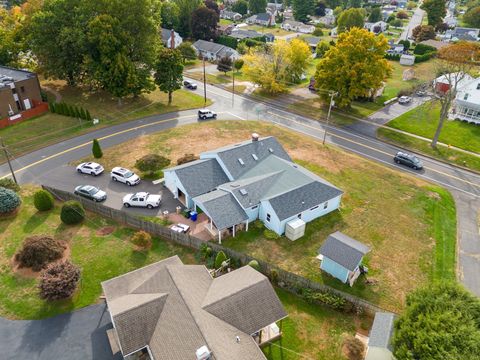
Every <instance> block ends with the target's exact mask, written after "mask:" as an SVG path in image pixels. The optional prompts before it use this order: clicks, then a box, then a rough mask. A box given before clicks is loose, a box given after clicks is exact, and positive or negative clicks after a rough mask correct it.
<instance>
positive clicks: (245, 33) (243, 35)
mask: <svg viewBox="0 0 480 360" xmlns="http://www.w3.org/2000/svg"><path fill="white" fill-rule="evenodd" d="M230 36H231V37H234V38H235V39H252V38H258V37H263V36H264V35H263V34H260V33H259V32H257V31H255V30H234V31H232V33H231V34H230Z"/></svg>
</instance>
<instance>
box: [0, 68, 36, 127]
mask: <svg viewBox="0 0 480 360" xmlns="http://www.w3.org/2000/svg"><path fill="white" fill-rule="evenodd" d="M41 103H42V96H41V93H40V83H39V81H38V77H37V75H36V74H35V73H32V72H30V71H25V70H18V69H13V68H9V67H5V66H0V119H4V118H7V117H8V118H9V119H10V120H16V119H20V118H22V115H21V113H22V112H24V111H26V110H30V109H32V108H35V107H36V106H38V105H40V104H41Z"/></svg>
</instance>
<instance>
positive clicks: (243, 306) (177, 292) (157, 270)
mask: <svg viewBox="0 0 480 360" xmlns="http://www.w3.org/2000/svg"><path fill="white" fill-rule="evenodd" d="M102 288H103V292H104V294H105V298H106V301H107V307H108V311H109V313H110V317H111V320H112V324H113V329H111V330H107V335H108V339H109V342H110V345H111V347H112V352H113V353H114V356H117V355H118V353H121V355H123V357H124V358H125V359H127V358H128V359H149V360H185V359H192V360H194V359H197V360H204V359H211V360H213V359H215V360H237V359H243V360H266V357H265V355H263V352H262V351H261V350H260V347H259V343H260V344H261V343H263V342H265V341H266V340H268V339H266V337H267V334H268V336H269V335H270V334H272V332H274V338H276V337H279V336H281V332H280V329H279V328H278V326H277V325H276V322H277V321H281V320H282V319H283V318H285V317H286V316H287V313H286V312H285V310H284V308H283V306H282V304H281V302H280V300H279V299H278V297H277V295H276V293H275V290H274V289H273V287H272V285H271V284H270V282H269V280H268V278H267V277H265V276H264V275H262V274H261V273H259V272H258V271H256V270H254V269H253V268H252V267H250V266H248V265H247V266H244V267H242V268H240V269H237V270H233V271H232V272H229V273H227V274H225V275H222V276H220V277H217V278H212V276H211V275H210V273H209V271H208V270H207V268H206V267H205V266H203V265H184V264H183V263H182V261H181V260H180V258H179V257H178V256H173V257H170V258H167V259H165V260H162V261H159V262H156V263H153V264H151V265H148V266H145V267H143V268H140V269H137V270H134V271H131V272H129V273H127V274H124V275H120V276H118V277H115V278H113V279H110V280H107V281H104V282H102ZM280 326H281V324H280ZM202 354H203V355H204V356H203V357H202ZM209 355H210V356H209Z"/></svg>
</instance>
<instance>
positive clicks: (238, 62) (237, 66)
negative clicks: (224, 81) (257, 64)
mask: <svg viewBox="0 0 480 360" xmlns="http://www.w3.org/2000/svg"><path fill="white" fill-rule="evenodd" d="M244 63H245V61H244V60H243V59H237V60H235V61H234V63H233V67H234V68H235V70H237V71H240V69H241V68H242V67H243V64H244Z"/></svg>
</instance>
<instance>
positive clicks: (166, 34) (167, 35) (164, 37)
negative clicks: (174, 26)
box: [162, 28, 178, 41]
mask: <svg viewBox="0 0 480 360" xmlns="http://www.w3.org/2000/svg"><path fill="white" fill-rule="evenodd" d="M174 34H175V35H178V33H177V32H174ZM171 36H172V30H169V29H164V28H162V40H163V41H168V40H170V37H171Z"/></svg>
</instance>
